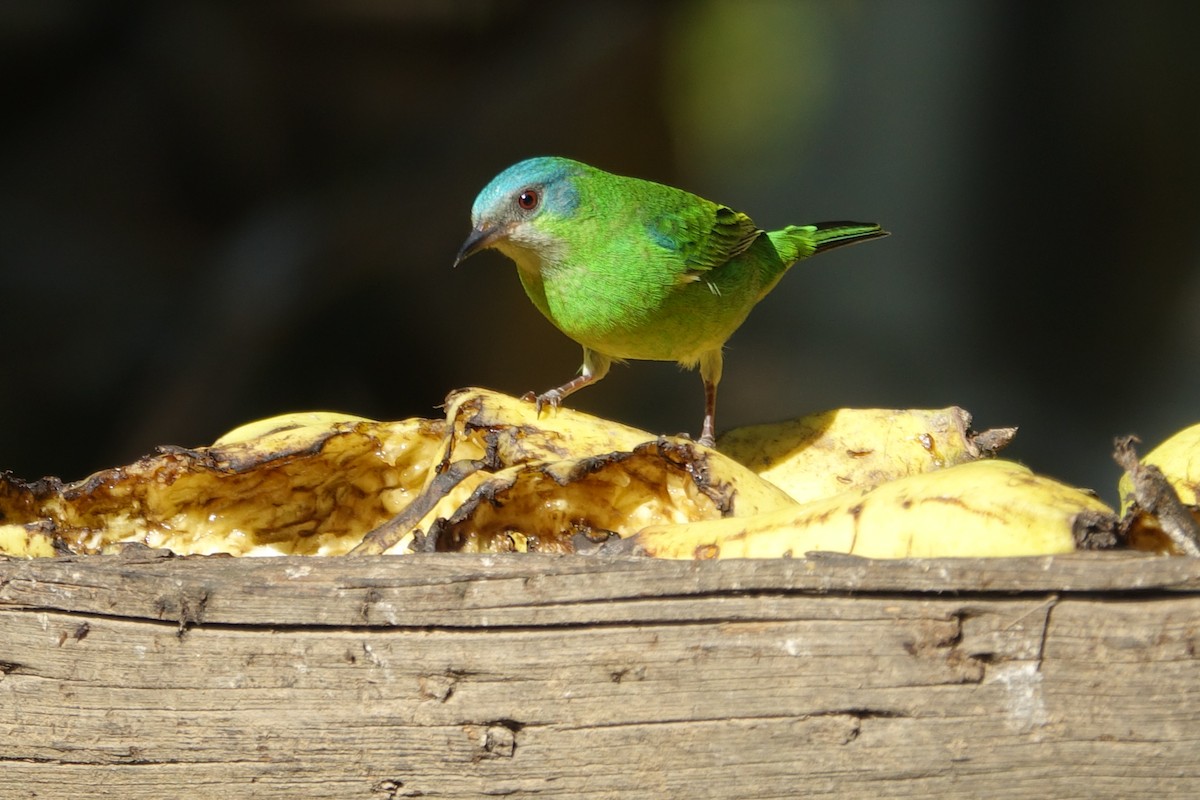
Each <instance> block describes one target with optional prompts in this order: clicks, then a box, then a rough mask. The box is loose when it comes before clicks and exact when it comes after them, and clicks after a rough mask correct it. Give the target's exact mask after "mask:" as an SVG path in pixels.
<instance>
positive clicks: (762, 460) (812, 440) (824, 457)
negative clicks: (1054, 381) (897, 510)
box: [717, 406, 1017, 503]
mask: <svg viewBox="0 0 1200 800" xmlns="http://www.w3.org/2000/svg"><path fill="white" fill-rule="evenodd" d="M1016 431H1017V429H1016V428H995V429H992V430H987V431H982V432H980V433H976V432H975V431H973V430H972V429H971V415H970V414H969V413H967V412H966V411H965V410H963V409H961V408H958V407H957V406H952V407H950V408H942V409H933V410H926V409H911V410H898V409H880V408H864V409H857V408H842V409H836V410H834V411H825V412H821V413H819V414H810V415H809V416H805V417H801V418H799V419H795V420H790V421H788V422H779V423H774V424H768V425H752V426H748V427H744V428H735V429H733V430H731V431H728V432H727V433H725V434H723V435H722V436H721V437H720V438H719V439H718V440H717V449H718V450H720V451H721V452H722V453H725V454H726V455H728V456H729V457H730V458H732V459H734V460H735V461H738V462H740V463H742V464H744V465H745V466H747V467H748V468H750V469H751V470H753V471H754V472H755V473H757V474H758V475H760V476H761V477H763V478H766V479H767V480H769V481H771V482H772V483H774V484H775V485H776V486H778V487H780V488H781V489H783V490H784V491H786V492H787V493H788V494H789V495H791V497H792V499H794V500H796V501H797V502H800V503H805V502H808V501H811V500H817V499H819V498H822V497H830V496H833V495H836V494H840V493H842V492H846V491H850V490H852V489H867V488H870V487H872V486H878V485H880V484H882V483H887V482H888V481H892V480H896V479H897V478H903V477H906V476H908V475H916V474H920V473H922V472H931V471H934V470H939V469H943V468H945V467H950V466H954V465H955V464H963V463H966V462H968V461H975V460H977V459H980V458H990V457H992V456H994V455H995V454H996V453H997V452H998V451H999V450H1000V449H1002V448H1003V447H1005V446H1006V445H1008V443H1009V442H1011V441H1012V438H1013V436H1015V435H1016Z"/></svg>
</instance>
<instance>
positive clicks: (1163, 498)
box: [1113, 424, 1200, 556]
mask: <svg viewBox="0 0 1200 800" xmlns="http://www.w3.org/2000/svg"><path fill="white" fill-rule="evenodd" d="M1136 442H1137V439H1136V437H1132V436H1128V437H1122V438H1119V439H1117V441H1116V448H1115V452H1114V453H1113V457H1114V458H1115V459H1116V461H1117V463H1118V464H1120V466H1121V467H1122V468H1123V470H1124V473H1123V474H1122V475H1121V480H1120V482H1119V483H1118V485H1117V491H1118V493H1119V495H1120V498H1121V518H1122V523H1121V524H1122V531H1123V533H1124V538H1125V539H1126V541H1127V544H1128V545H1129V547H1131V548H1133V549H1135V550H1150V551H1153V552H1157V553H1162V554H1165V555H1189V556H1200V424H1196V425H1192V426H1191V427H1188V428H1184V429H1183V430H1181V431H1179V432H1177V433H1175V434H1174V435H1172V436H1170V437H1169V438H1168V439H1167V440H1166V441H1164V442H1163V443H1162V444H1160V445H1158V447H1155V448H1154V449H1153V450H1151V451H1150V452H1149V453H1147V454H1146V456H1145V457H1144V458H1142V459H1140V460H1139V459H1138V457H1137V452H1136V450H1135V449H1134V445H1135V444H1136Z"/></svg>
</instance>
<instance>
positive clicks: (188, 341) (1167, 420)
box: [0, 0, 1200, 501]
mask: <svg viewBox="0 0 1200 800" xmlns="http://www.w3.org/2000/svg"><path fill="white" fill-rule="evenodd" d="M1198 32H1200V4H1196V3H1184V2H1179V3H1168V2H1164V3H1153V2H1150V3H1146V2H1132V1H1131V2H1094V1H1092V0H1080V2H1026V3H1021V2H971V3H963V2H960V0H904V2H900V1H899V0H893V1H892V2H882V1H878V0H877V1H875V2H767V1H765V0H762V1H760V2H730V1H725V0H711V1H709V2H675V3H665V2H664V3H646V2H577V3H576V2H572V3H562V2H527V3H512V2H504V1H503V0H494V1H489V0H426V1H425V2H386V1H385V0H309V1H307V2H304V1H301V0H297V2H287V3H285V2H275V3H268V2H258V3H254V2H199V1H196V2H174V1H166V2H164V1H162V0H145V1H144V2H134V1H132V0H129V1H126V2H121V1H120V0H110V2H105V3H78V2H73V1H72V0H26V2H6V3H4V4H3V5H0V41H2V42H3V46H2V57H0V58H2V60H0V67H2V68H0V76H2V77H0V81H2V82H3V84H4V88H5V94H4V96H5V98H6V99H5V102H4V107H5V112H6V113H5V118H6V119H7V120H8V122H7V123H5V124H4V126H3V128H2V130H0V143H2V147H0V176H2V177H0V299H2V304H0V309H2V311H0V333H2V335H3V341H2V343H0V359H2V361H0V469H10V470H12V471H13V472H15V473H16V474H17V475H19V476H22V477H26V478H34V477H39V476H41V475H43V474H54V475H59V476H61V477H63V478H66V479H75V478H80V477H83V476H84V475H86V474H87V473H89V472H91V471H94V470H97V469H101V468H104V467H108V466H113V465H116V464H121V463H125V462H128V461H130V460H132V459H134V458H136V457H138V456H140V455H142V454H144V453H146V452H149V451H150V450H151V449H152V448H153V447H154V446H155V445H159V444H168V443H169V444H180V445H197V444H202V443H206V442H210V441H211V440H212V439H213V438H214V437H216V436H218V435H219V434H221V433H222V432H224V431H225V430H227V429H229V428H231V427H234V426H236V425H238V424H240V423H243V422H247V421H249V420H252V419H255V418H258V417H262V416H266V415H271V414H276V413H280V412H284V411H291V410H304V409H317V408H326V409H335V410H340V411H347V412H353V413H358V414H362V415H365V416H371V417H376V418H383V419H399V418H403V417H407V416H412V415H423V416H430V415H436V414H437V413H438V412H437V410H436V409H435V406H436V405H437V404H438V403H440V402H441V400H442V398H443V397H444V396H445V394H446V393H447V392H448V391H449V390H451V389H453V388H456V387H461V386H466V385H482V386H488V387H492V388H496V389H500V390H504V391H507V392H511V393H517V394H519V393H522V392H524V391H526V390H529V389H537V390H544V389H546V388H549V387H550V386H554V385H557V384H559V383H561V382H563V381H564V380H566V379H567V378H569V377H570V376H571V375H572V374H574V370H575V369H576V368H577V367H578V365H579V360H580V352H579V348H578V346H577V345H575V344H574V343H573V342H571V341H569V340H567V339H566V338H565V337H563V336H562V335H561V334H559V333H558V332H557V331H555V330H554V329H553V328H551V327H550V325H549V324H548V323H547V322H545V321H544V320H543V319H542V318H541V316H540V315H539V314H538V313H537V311H536V310H535V309H534V308H533V306H532V305H531V304H530V303H529V302H528V300H527V299H526V298H525V297H524V294H523V293H522V291H521V288H520V285H519V283H518V281H517V276H516V274H515V269H514V267H513V266H512V264H511V263H509V262H507V261H506V260H504V259H503V258H502V257H501V256H499V255H498V254H494V253H489V254H484V255H481V256H478V257H476V258H474V259H472V260H471V261H469V262H467V263H466V264H465V265H463V266H462V267H460V268H459V269H457V270H452V269H451V268H450V264H451V261H452V259H453V256H454V253H455V251H456V250H457V248H458V246H459V244H460V243H461V241H462V240H463V239H464V238H465V236H466V234H467V232H468V229H469V224H468V218H469V212H470V207H471V202H472V200H473V199H474V196H475V194H476V193H477V192H478V190H479V189H480V188H482V187H483V185H484V184H485V183H486V182H487V181H488V180H489V179H490V178H491V177H492V176H493V175H494V174H495V173H496V172H498V171H499V170H500V169H502V168H503V167H505V166H507V165H508V164H510V163H511V162H513V161H516V160H518V159H521V158H524V157H527V156H532V155H542V154H560V155H567V156H572V157H575V158H579V159H582V160H584V161H588V162H590V163H593V164H595V165H597V166H600V167H603V168H606V169H609V170H611V171H615V172H620V173H624V174H632V175H638V176H641V177H646V178H651V179H655V180H659V181H663V182H667V183H672V184H675V185H678V186H682V187H685V188H688V189H690V190H692V191H695V192H697V193H699V194H702V195H705V196H707V197H709V198H711V199H714V200H718V201H720V202H724V203H727V204H730V205H732V206H734V207H736V208H739V209H741V210H744V211H746V212H748V213H749V214H751V216H753V217H754V219H755V220H756V221H757V222H758V223H759V224H760V225H762V226H764V227H767V228H773V227H780V226H782V225H785V224H788V223H805V222H815V221H820V220H825V219H843V218H849V219H864V220H877V221H879V222H881V223H883V224H884V225H885V226H886V227H887V228H888V229H889V230H891V231H892V232H893V236H892V237H891V238H889V239H886V240H883V241H881V242H873V243H871V244H868V245H865V246H863V247H857V248H851V249H848V250H841V251H838V252H837V253H834V254H831V255H827V256H822V257H821V258H820V259H816V260H813V261H810V262H804V263H802V264H801V265H800V266H799V267H797V268H796V269H795V270H793V271H792V273H791V274H789V275H788V276H787V278H786V279H785V280H784V281H783V282H782V283H781V284H780V286H779V287H778V288H777V289H776V290H775V292H774V293H773V294H772V295H771V296H770V297H769V298H768V299H767V300H766V301H764V302H763V303H762V305H761V306H760V307H759V308H758V310H757V311H756V312H755V313H754V314H752V315H751V317H750V320H749V321H748V322H747V324H746V325H745V326H744V327H743V328H742V329H741V331H740V332H739V333H738V334H737V335H736V336H735V337H734V338H733V340H732V341H731V342H730V345H729V348H728V353H727V359H726V370H725V378H724V382H723V383H722V385H721V390H722V391H721V403H720V413H719V415H718V425H719V427H720V428H728V427H732V426H735V425H743V424H748V423H754V422H763V421H771V420H776V419H781V418H785V417H791V416H798V415H801V414H804V413H807V412H812V411H817V410H821V409H825V408H834V407H839V406H886V407H923V406H924V407H938V406H945V405H951V404H957V405H962V406H964V407H966V408H968V409H969V410H971V411H972V412H974V414H975V418H976V423H977V425H978V426H979V427H987V426H994V425H1009V424H1016V425H1019V426H1020V427H1021V433H1020V435H1019V436H1018V438H1017V442H1016V444H1015V445H1014V446H1013V448H1012V449H1011V450H1010V451H1009V454H1010V455H1012V456H1014V457H1016V458H1019V459H1020V460H1023V461H1025V462H1026V463H1028V464H1030V465H1031V466H1033V467H1034V468H1035V469H1038V470H1040V471H1043V472H1047V473H1050V474H1053V475H1056V476H1058V477H1060V478H1064V479H1066V480H1068V481H1071V482H1073V483H1076V484H1082V485H1088V486H1092V487H1093V488H1096V489H1097V490H1099V491H1100V492H1101V494H1102V495H1103V496H1104V497H1106V498H1107V499H1109V500H1110V501H1111V500H1114V499H1115V496H1116V492H1115V488H1114V487H1115V481H1116V478H1117V470H1116V467H1115V466H1113V464H1112V463H1111V461H1110V458H1109V451H1110V449H1111V439H1112V436H1113V435H1114V434H1122V433H1128V432H1137V433H1139V434H1141V435H1142V436H1143V438H1145V439H1146V440H1147V442H1150V443H1153V442H1156V441H1158V440H1160V439H1162V438H1164V437H1165V436H1167V435H1169V434H1170V433H1171V432H1173V431H1175V430H1176V429H1178V428H1181V427H1183V426H1185V425H1187V424H1191V423H1194V422H1197V421H1200V369H1198V367H1200V313H1198V310H1200V270H1198V269H1197V267H1198V266H1200V225H1198V224H1197V220H1198V219H1200V103H1198V102H1197V89H1198V87H1200V55H1197V53H1198V52H1200V51H1198V50H1197V46H1196V36H1197V33H1198ZM570 403H571V405H573V406H576V407H578V408H582V409H584V410H587V411H591V412H595V413H599V414H605V415H611V416H612V417H614V418H616V419H620V420H622V421H624V422H628V423H631V424H635V425H639V426H642V427H645V428H648V429H650V430H652V431H656V432H668V433H673V432H678V431H691V432H692V433H693V434H694V433H695V432H696V430H697V429H698V427H699V423H700V417H701V412H702V392H701V387H700V380H699V378H698V377H697V376H696V375H695V374H694V373H683V372H680V370H678V369H677V368H676V367H675V366H673V365H670V364H653V363H645V362H639V363H634V364H631V365H630V366H629V367H619V368H616V369H614V371H613V373H612V374H611V375H610V377H609V378H608V379H607V380H606V381H605V382H604V383H602V384H601V385H599V386H597V387H594V388H592V389H589V390H587V391H585V392H583V393H581V394H579V395H576V396H575V397H573V398H572V399H571V401H570Z"/></svg>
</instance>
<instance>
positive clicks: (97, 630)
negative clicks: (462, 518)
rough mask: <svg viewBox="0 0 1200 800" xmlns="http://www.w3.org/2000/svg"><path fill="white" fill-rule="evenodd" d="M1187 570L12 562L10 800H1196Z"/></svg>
mask: <svg viewBox="0 0 1200 800" xmlns="http://www.w3.org/2000/svg"><path fill="white" fill-rule="evenodd" d="M1198 650H1200V562H1197V561H1196V560H1192V559H1185V558H1153V557H1140V556H1131V555H1124V556H1122V555H1114V554H1105V555H1096V554H1092V555H1086V554H1079V555H1074V556H1069V557H1066V556H1058V557H1047V558H1029V559H992V560H931V561H891V562H885V561H867V560H864V559H857V558H836V557H832V558H820V559H813V560H804V559H796V560H779V561H718V562H696V563H693V562H665V561H653V560H649V559H629V560H618V561H613V560H601V559H589V558H582V557H537V556H504V557H497V556H464V555H452V554H430V555H414V556H405V557H400V558H397V557H390V558H389V557H379V558H364V559H304V558H278V559H231V558H185V559H174V558H156V557H153V554H136V553H135V554H133V555H132V556H125V557H86V558H71V559H52V560H51V559H46V560H35V561H3V562H0V762H3V766H2V768H0V774H2V776H3V779H2V780H0V797H5V798H7V797H13V798H17V797H21V798H25V797H66V796H88V797H122V798H132V799H133V800H140V799H141V798H166V797H172V798H176V797H181V796H186V797H198V798H205V797H214V798H217V797H220V798H226V799H228V798H233V797H264V798H284V797H287V798H296V797H306V798H389V797H390V798H399V797H440V798H468V797H470V798H474V797H487V796H494V795H502V796H507V797H518V798H521V797H524V798H532V797H539V798H543V797H581V798H617V797H688V798H727V797H728V798H783V797H789V798H790V797H798V796H817V797H864V798H866V797H913V798H915V797H922V798H924V797H931V796H938V797H941V796H946V797H951V796H953V797H1000V796H1003V797H1006V798H1011V797H1017V798H1034V797H1036V798H1046V797H1055V798H1070V797H1080V798H1084V797H1087V798H1093V797H1139V796H1155V797H1194V796H1197V795H1198V794H1200V759H1197V758H1196V753H1195V748H1196V744H1197V742H1198V741H1200V660H1198V656H1197V652H1198Z"/></svg>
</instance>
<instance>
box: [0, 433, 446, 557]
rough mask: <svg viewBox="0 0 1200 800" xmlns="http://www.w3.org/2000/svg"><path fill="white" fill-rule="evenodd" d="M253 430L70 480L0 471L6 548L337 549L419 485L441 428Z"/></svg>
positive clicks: (0, 540)
mask: <svg viewBox="0 0 1200 800" xmlns="http://www.w3.org/2000/svg"><path fill="white" fill-rule="evenodd" d="M255 425H257V426H258V427H257V428H246V427H243V428H241V429H238V430H237V431H233V432H231V433H230V434H227V435H225V436H223V437H221V439H219V440H218V442H219V444H216V445H213V446H212V447H203V448H197V449H185V448H178V447H171V448H162V449H160V450H159V452H157V453H155V454H154V455H150V456H147V457H145V458H142V459H140V460H139V461H137V462H135V463H133V464H131V465H129V466H126V467H119V468H116V469H110V470H105V471H103V472H99V473H96V474H95V475H92V476H91V477H89V478H87V479H85V480H82V481H78V482H75V483H70V484H63V483H62V482H60V481H58V480H57V479H43V480H41V481H35V482H32V483H25V482H22V481H19V480H17V479H15V478H13V477H12V476H11V475H7V474H6V475H0V514H2V516H0V519H3V520H4V521H5V524H4V525H2V526H0V548H2V549H0V553H5V554H9V555H21V556H38V555H46V554H47V552H46V551H47V547H48V546H49V547H50V548H51V549H52V550H54V551H55V552H58V553H62V552H64V551H65V552H71V553H105V552H112V551H114V550H117V549H119V548H120V547H121V546H122V545H124V544H125V543H139V544H143V545H147V546H149V547H155V548H167V549H169V550H171V551H173V552H175V553H177V554H197V553H199V554H210V553H230V554H233V555H338V554H342V553H345V552H347V551H348V550H349V549H350V548H351V547H352V546H353V545H354V544H356V543H357V541H358V538H360V537H361V532H362V531H365V530H369V529H371V528H372V527H374V526H376V525H379V524H380V523H382V522H383V521H385V520H387V519H388V518H390V517H392V516H393V515H394V514H396V513H397V512H398V511H399V510H400V509H401V508H403V507H404V506H406V505H407V504H408V502H409V500H410V498H411V497H413V496H415V495H416V494H417V493H418V492H419V491H420V488H421V486H422V485H423V483H424V481H425V476H426V474H427V473H428V471H429V468H430V466H431V464H432V463H433V459H434V456H435V454H436V452H437V448H438V447H439V446H440V444H441V442H442V439H443V429H444V425H443V423H442V422H441V421H429V420H424V419H412V420H405V421H402V422H390V423H387V422H372V421H369V420H362V419H361V418H351V417H347V416H346V415H330V416H328V417H325V418H321V419H316V418H314V417H313V416H312V415H311V414H300V415H284V416H281V417H275V418H272V419H271V420H264V421H261V422H259V423H255ZM350 537H354V538H350ZM47 539H48V540H49V541H48V542H47Z"/></svg>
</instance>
